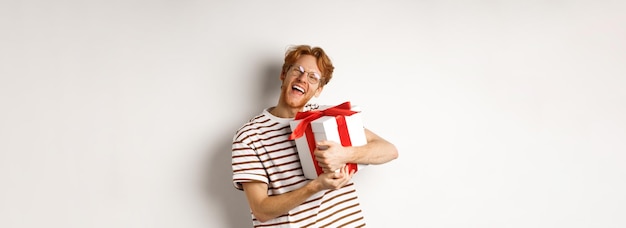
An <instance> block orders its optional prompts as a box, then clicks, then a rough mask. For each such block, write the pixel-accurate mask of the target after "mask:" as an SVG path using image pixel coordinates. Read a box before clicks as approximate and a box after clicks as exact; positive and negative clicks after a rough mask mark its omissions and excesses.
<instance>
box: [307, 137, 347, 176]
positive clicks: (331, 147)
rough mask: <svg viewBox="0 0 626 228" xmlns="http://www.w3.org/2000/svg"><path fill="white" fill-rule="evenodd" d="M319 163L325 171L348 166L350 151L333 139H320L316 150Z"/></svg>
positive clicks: (329, 171)
mask: <svg viewBox="0 0 626 228" xmlns="http://www.w3.org/2000/svg"><path fill="white" fill-rule="evenodd" d="M314 154H315V160H316V161H317V164H318V165H319V166H320V167H321V168H322V170H324V172H325V173H333V172H335V171H338V170H339V169H341V168H343V167H345V166H346V163H347V162H348V161H349V159H350V154H349V152H348V151H347V150H346V149H345V147H343V146H341V144H339V143H336V142H333V141H320V142H318V143H317V149H315V151H314Z"/></svg>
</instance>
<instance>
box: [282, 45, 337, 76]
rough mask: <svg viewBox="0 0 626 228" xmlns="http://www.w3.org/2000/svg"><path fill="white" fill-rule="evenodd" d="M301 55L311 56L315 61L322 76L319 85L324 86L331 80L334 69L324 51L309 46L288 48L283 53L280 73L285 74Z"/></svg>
mask: <svg viewBox="0 0 626 228" xmlns="http://www.w3.org/2000/svg"><path fill="white" fill-rule="evenodd" d="M302 55H312V56H314V57H315V59H316V60H317V67H318V68H319V69H320V71H322V72H320V73H321V74H322V80H321V83H320V85H322V86H324V85H326V84H328V82H329V81H330V79H331V78H333V71H334V70H335V67H334V66H333V63H332V62H331V61H330V58H329V57H328V55H326V53H325V52H324V50H323V49H322V48H320V47H311V46H309V45H297V46H292V47H290V48H289V49H288V50H287V52H286V53H285V63H283V70H282V73H283V74H284V73H286V72H287V71H288V70H289V67H291V65H292V64H293V63H295V62H296V61H297V60H298V59H299V58H300V57H301V56H302Z"/></svg>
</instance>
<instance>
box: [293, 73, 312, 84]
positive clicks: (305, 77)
mask: <svg viewBox="0 0 626 228" xmlns="http://www.w3.org/2000/svg"><path fill="white" fill-rule="evenodd" d="M302 76H304V78H303V77H302ZM307 77H309V76H308V73H307V72H299V74H298V76H297V77H296V78H297V79H298V81H303V82H308V80H307Z"/></svg>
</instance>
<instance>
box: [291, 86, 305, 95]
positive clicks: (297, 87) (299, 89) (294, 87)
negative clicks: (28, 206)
mask: <svg viewBox="0 0 626 228" xmlns="http://www.w3.org/2000/svg"><path fill="white" fill-rule="evenodd" d="M291 89H293V90H296V91H298V92H300V93H302V94H304V88H302V87H300V86H292V87H291Z"/></svg>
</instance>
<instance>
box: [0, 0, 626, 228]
mask: <svg viewBox="0 0 626 228" xmlns="http://www.w3.org/2000/svg"><path fill="white" fill-rule="evenodd" d="M624 12H626V2H624V1H591V0H590V1H582V0H580V1H384V3H383V1H378V2H377V1H314V2H313V1H311V2H305V1H222V2H219V1H202V0H196V1H188V0H176V1H174V0H157V1H147V0H143V1H142V0H125V1H110V0H100V1H78V0H74V1H72V0H66V1H43V0H38V1H37V0H32V1H28V0H24V1H12V0H8V1H6V0H5V1H2V2H1V3H0V110H1V111H0V227H3V228H23V227H29V228H30V227H33V228H34V227H64V228H84V227H90V228H97V227H107V228H108V227H128V228H136V227H142V228H143V227H145V228H157V227H164V228H165V227H168V228H169V227H185V228H190V227H237V228H239V227H249V226H250V215H249V211H248V208H247V204H246V201H245V197H244V195H243V193H242V192H239V191H236V190H235V189H234V188H233V187H232V184H231V182H230V180H231V179H230V178H231V176H230V175H231V174H230V143H231V138H232V135H233V133H234V132H235V130H236V129H237V128H238V127H239V126H240V125H241V124H242V123H243V122H245V121H246V120H248V119H249V118H250V117H252V116H253V115H256V114H258V113H259V112H260V111H261V109H263V108H265V107H267V106H271V105H274V104H275V103H276V100H277V93H278V90H279V86H280V82H279V79H278V76H279V75H278V74H279V68H280V64H281V63H282V58H283V54H284V51H285V49H286V48H287V47H288V46H289V45H292V44H311V45H314V46H321V47H323V48H324V49H325V50H326V51H327V52H328V54H329V55H330V56H331V58H332V60H333V61H334V64H335V66H336V73H335V78H334V79H333V80H332V81H331V83H330V84H329V85H328V86H327V87H326V88H325V90H324V92H323V93H322V96H321V97H320V98H319V99H317V102H318V103H323V104H334V103H339V102H343V101H348V100H349V101H352V102H353V103H356V104H359V105H360V106H361V107H362V108H363V110H364V118H365V124H366V125H367V126H368V127H369V128H370V129H372V130H373V131H375V132H377V133H378V134H380V135H381V136H383V137H385V138H387V139H388V140H390V141H392V142H393V143H395V144H396V146H397V147H398V149H399V152H400V157H399V159H398V160H395V161H392V162H391V163H387V164H384V165H380V166H372V167H369V168H368V169H366V170H362V171H361V172H360V173H359V174H358V175H357V176H356V177H355V182H356V183H357V186H358V187H359V188H360V195H361V201H362V204H363V208H364V213H365V214H366V216H367V220H368V223H369V225H370V226H371V227H446V228H457V227H481V228H482V227H575V228H577V227H603V228H608V227H625V226H626V217H625V216H624V215H625V214H626V194H624V192H626V168H625V166H624V164H625V162H626V153H625V152H626V140H625V139H626V117H624V116H626V92H625V90H624V88H625V87H626V64H624V63H625V62H626V42H624V41H625V40H626V14H624Z"/></svg>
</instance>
